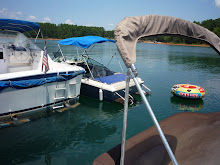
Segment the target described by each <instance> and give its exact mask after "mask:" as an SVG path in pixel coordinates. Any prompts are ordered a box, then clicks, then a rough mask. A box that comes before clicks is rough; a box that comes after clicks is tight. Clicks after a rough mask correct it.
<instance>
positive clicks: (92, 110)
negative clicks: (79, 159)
mask: <svg viewBox="0 0 220 165" xmlns="http://www.w3.org/2000/svg"><path fill="white" fill-rule="evenodd" d="M79 103H80V105H79V106H78V107H75V108H67V109H66V110H65V111H63V112H62V113H54V115H51V116H46V117H42V118H40V119H36V120H34V121H31V122H29V123H26V124H23V125H19V126H16V127H10V128H5V129H0V134H1V136H0V142H1V143H0V145H1V147H0V159H1V164H14V163H15V164H19V163H23V162H28V161H34V160H39V157H41V156H42V155H46V157H45V161H46V162H47V164H50V159H51V156H52V155H53V154H52V153H54V152H56V151H62V150H67V151H68V150H69V149H70V150H77V148H78V147H79V146H80V145H82V144H84V143H90V144H92V143H104V141H105V138H106V137H108V136H111V135H112V134H114V133H115V132H116V131H117V127H116V126H115V125H114V123H112V122H109V120H111V118H112V117H114V116H115V115H116V114H117V113H119V112H121V111H120V110H121V109H122V108H123V105H118V104H109V103H105V102H99V101H98V100H95V99H94V100H93V99H92V100H91V99H88V98H86V99H85V98H80V100H79ZM88 106H89V107H88ZM84 147H87V148H89V146H88V145H87V146H84ZM81 149H82V148H81ZM82 150H83V151H85V148H84V149H82Z"/></svg>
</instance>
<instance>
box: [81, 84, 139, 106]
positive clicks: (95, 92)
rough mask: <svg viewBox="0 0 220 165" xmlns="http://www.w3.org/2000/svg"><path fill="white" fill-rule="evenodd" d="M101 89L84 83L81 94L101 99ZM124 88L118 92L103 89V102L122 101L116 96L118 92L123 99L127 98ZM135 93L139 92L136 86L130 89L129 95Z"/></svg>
mask: <svg viewBox="0 0 220 165" xmlns="http://www.w3.org/2000/svg"><path fill="white" fill-rule="evenodd" d="M99 89H100V87H96V86H92V85H90V84H85V83H82V84H81V91H80V94H81V95H84V96H88V97H93V98H96V99H99V95H100V93H99ZM124 90H125V89H124V88H123V89H119V90H117V91H110V90H107V89H102V92H103V100H104V101H108V102H114V101H116V100H117V99H120V96H118V95H117V94H116V92H117V93H118V94H119V95H121V96H122V97H124V96H125V92H124ZM135 92H137V87H136V86H131V87H130V88H129V94H134V93H135Z"/></svg>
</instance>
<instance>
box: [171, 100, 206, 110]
mask: <svg viewBox="0 0 220 165" xmlns="http://www.w3.org/2000/svg"><path fill="white" fill-rule="evenodd" d="M170 102H171V104H172V107H173V108H175V109H178V110H182V111H192V112H198V111H200V110H201V109H202V107H203V104H204V103H203V100H202V99H199V100H190V99H183V98H179V97H176V96H172V97H170Z"/></svg>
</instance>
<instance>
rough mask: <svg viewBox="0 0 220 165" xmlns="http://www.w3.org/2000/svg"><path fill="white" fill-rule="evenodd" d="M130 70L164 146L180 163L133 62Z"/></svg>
mask: <svg viewBox="0 0 220 165" xmlns="http://www.w3.org/2000/svg"><path fill="white" fill-rule="evenodd" d="M128 70H129V72H130V75H131V77H132V79H133V80H134V82H135V85H136V87H137V89H138V91H139V93H140V95H141V97H142V99H143V101H144V104H145V106H146V107H147V110H148V112H149V114H150V116H151V119H152V120H153V122H154V125H155V126H156V128H157V131H158V132H159V135H160V137H161V139H162V141H163V144H164V146H165V147H166V150H167V152H168V154H169V156H170V159H171V160H172V161H173V164H175V165H178V163H177V161H176V158H175V156H174V154H173V152H172V150H171V148H170V146H169V144H168V142H167V139H166V137H165V136H164V133H163V131H162V129H161V127H160V125H159V123H158V121H157V119H156V117H155V115H154V112H153V110H152V109H151V106H150V104H149V102H148V100H147V98H146V96H145V95H144V93H143V91H142V89H141V86H140V84H139V83H138V80H137V79H136V76H137V70H136V68H135V66H134V64H132V65H131V68H129V69H128Z"/></svg>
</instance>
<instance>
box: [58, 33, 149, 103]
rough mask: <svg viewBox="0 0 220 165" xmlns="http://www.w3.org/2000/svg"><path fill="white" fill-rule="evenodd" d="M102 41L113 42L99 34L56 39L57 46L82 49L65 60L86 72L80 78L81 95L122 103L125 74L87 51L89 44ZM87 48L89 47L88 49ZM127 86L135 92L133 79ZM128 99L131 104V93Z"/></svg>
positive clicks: (132, 100) (141, 81) (140, 81)
mask: <svg viewBox="0 0 220 165" xmlns="http://www.w3.org/2000/svg"><path fill="white" fill-rule="evenodd" d="M103 42H113V43H115V41H114V40H110V39H106V38H103V37H99V36H84V37H75V38H67V39H64V40H60V41H58V46H59V48H60V45H66V46H68V45H70V46H77V47H80V48H83V49H84V51H83V52H82V54H75V56H74V57H73V58H72V59H70V60H66V63H68V64H73V65H78V66H81V67H83V68H84V69H85V70H86V74H84V76H83V78H82V87H81V92H80V93H81V95H85V96H89V97H93V98H97V99H99V100H100V101H102V100H104V101H108V102H113V101H115V102H120V103H123V102H124V95H125V86H126V83H125V78H126V75H125V74H123V73H119V72H115V71H112V70H110V69H109V68H107V67H105V66H104V65H103V64H101V63H99V62H98V61H96V60H94V59H92V58H91V57H90V56H89V52H90V51H91V48H90V46H91V45H93V46H94V44H98V43H103ZM88 48H90V49H89V50H88ZM92 48H93V47H92ZM60 50H61V48H60ZM60 52H61V55H62V57H65V54H63V51H62V50H61V51H60ZM137 79H138V82H139V84H141V85H143V88H146V89H148V90H149V88H147V87H146V86H145V85H144V84H143V83H144V81H143V80H142V79H140V78H137ZM129 87H130V94H134V93H136V92H137V88H136V86H135V83H134V81H130V84H129ZM129 101H130V103H131V104H133V102H134V98H133V97H132V95H129Z"/></svg>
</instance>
